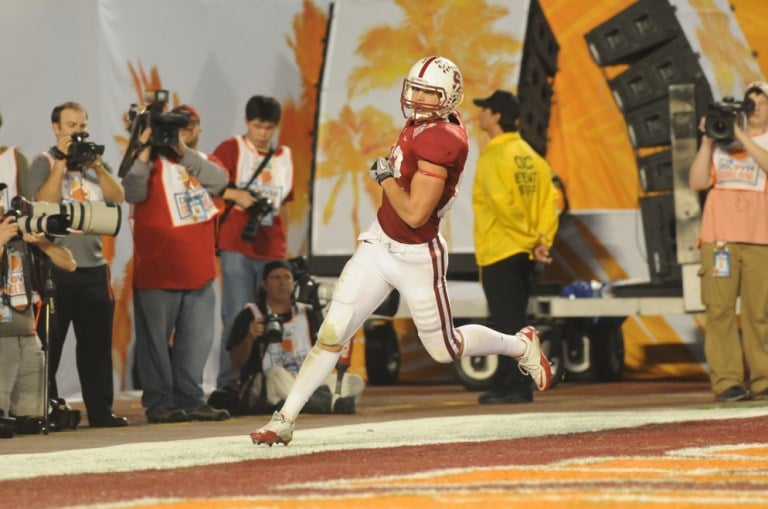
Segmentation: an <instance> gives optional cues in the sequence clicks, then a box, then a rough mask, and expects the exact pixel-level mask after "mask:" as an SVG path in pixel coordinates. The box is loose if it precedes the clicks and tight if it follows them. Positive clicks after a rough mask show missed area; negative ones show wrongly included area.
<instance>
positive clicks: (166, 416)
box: [147, 410, 189, 424]
mask: <svg viewBox="0 0 768 509" xmlns="http://www.w3.org/2000/svg"><path fill="white" fill-rule="evenodd" d="M147 421H149V422H150V423H151V424H164V423H169V422H187V421H189V415H188V414H187V412H185V411H184V410H163V411H162V412H158V413H157V414H155V415H148V416H147Z"/></svg>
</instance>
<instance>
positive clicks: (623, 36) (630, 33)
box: [584, 0, 682, 66]
mask: <svg viewBox="0 0 768 509" xmlns="http://www.w3.org/2000/svg"><path fill="white" fill-rule="evenodd" d="M680 33H682V29H681V27H680V24H679V23H678V21H677V18H676V17H675V9H674V7H672V6H671V5H670V3H669V2H668V1H667V0H641V1H639V2H637V3H635V4H633V5H631V6H629V7H628V8H626V9H624V10H623V11H621V12H619V13H618V14H616V15H615V16H614V17H612V18H610V19H609V20H607V21H605V22H603V23H602V24H600V25H598V26H597V27H595V28H593V29H592V30H590V31H589V32H588V33H587V34H586V35H585V36H584V38H585V40H586V42H587V45H588V46H589V51H590V53H591V54H592V58H594V60H595V62H597V65H600V66H603V65H614V64H619V63H624V62H627V61H629V60H631V59H633V58H637V57H638V55H641V54H642V53H644V52H647V51H649V50H651V49H653V48H655V47H657V46H659V45H661V44H663V43H665V42H667V41H669V40H670V39H673V38H674V37H676V36H677V35H678V34H680Z"/></svg>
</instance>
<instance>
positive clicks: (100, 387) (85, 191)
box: [28, 102, 128, 427]
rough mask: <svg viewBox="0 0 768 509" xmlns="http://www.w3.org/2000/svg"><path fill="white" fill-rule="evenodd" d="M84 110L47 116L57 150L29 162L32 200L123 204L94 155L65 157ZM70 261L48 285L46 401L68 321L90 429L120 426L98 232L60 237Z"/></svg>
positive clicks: (64, 108)
mask: <svg viewBox="0 0 768 509" xmlns="http://www.w3.org/2000/svg"><path fill="white" fill-rule="evenodd" d="M87 126H88V113H87V112H86V111H85V108H83V106H82V105H80V104H78V103H75V102H66V103H63V104H60V105H59V106H56V107H55V108H54V109H53V112H52V113H51V127H52V129H53V133H54V135H55V136H56V145H54V146H53V147H51V148H50V149H49V150H48V151H47V152H44V153H42V154H39V155H38V156H36V157H35V159H34V160H33V161H32V165H31V168H30V176H29V182H28V184H29V192H30V194H31V195H32V196H33V198H34V199H35V200H37V201H45V202H52V203H59V202H74V201H79V202H84V201H100V200H107V201H113V202H118V203H120V202H122V201H123V198H124V191H123V187H122V185H121V184H120V182H119V181H118V180H117V178H116V177H114V176H113V175H112V174H111V173H110V171H109V168H107V166H106V165H105V164H104V162H103V161H102V160H101V156H100V155H95V158H93V159H92V160H90V161H85V162H83V163H82V164H78V165H76V166H75V167H73V168H70V166H73V165H72V164H68V161H67V158H68V157H67V156H68V155H69V154H70V151H71V147H72V143H73V140H72V135H73V134H79V133H83V132H85V130H86V127H87ZM56 243H57V244H58V245H61V246H64V247H66V248H68V249H69V250H70V251H71V252H72V254H73V255H74V257H75V260H76V262H77V270H75V271H74V272H65V271H62V270H59V269H56V268H54V269H53V271H52V280H53V282H54V285H55V287H56V293H55V297H54V307H55V324H54V327H52V329H51V331H50V333H51V337H50V338H48V342H49V344H50V351H49V368H50V369H49V380H50V396H51V397H52V398H57V397H58V389H57V387H56V371H57V370H58V367H59V362H60V360H61V352H62V349H63V346H64V340H65V339H66V336H67V331H68V330H69V325H70V323H71V324H72V325H73V327H74V331H75V337H76V340H77V347H76V362H77V371H78V375H79V377H80V385H81V387H82V391H83V402H84V403H85V408H86V410H87V412H88V423H89V425H90V426H91V427H116V426H125V425H126V424H128V421H127V420H126V419H125V418H124V417H119V416H117V415H115V413H114V412H113V411H112V402H113V396H114V394H113V392H114V388H113V382H112V319H113V313H114V308H115V301H114V296H113V294H112V288H111V285H110V276H109V267H108V265H107V261H106V260H105V259H104V255H103V253H102V240H101V237H100V236H99V235H93V234H83V235H80V234H76V235H67V236H65V237H63V238H57V239H56Z"/></svg>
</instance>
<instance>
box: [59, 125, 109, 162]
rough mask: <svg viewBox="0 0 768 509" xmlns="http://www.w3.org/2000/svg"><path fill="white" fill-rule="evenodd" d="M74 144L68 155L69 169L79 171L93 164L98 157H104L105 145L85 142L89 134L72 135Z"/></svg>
mask: <svg viewBox="0 0 768 509" xmlns="http://www.w3.org/2000/svg"><path fill="white" fill-rule="evenodd" d="M71 137H72V144H71V145H70V146H69V154H67V158H66V160H67V169H68V170H70V171H72V170H78V169H80V168H82V167H83V166H85V165H86V164H88V163H91V162H93V160H95V159H96V158H97V157H98V156H101V155H104V145H97V144H95V143H93V142H92V141H85V139H86V138H87V137H88V133H86V132H85V131H83V132H80V133H72V135H71Z"/></svg>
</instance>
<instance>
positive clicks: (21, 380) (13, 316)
mask: <svg viewBox="0 0 768 509" xmlns="http://www.w3.org/2000/svg"><path fill="white" fill-rule="evenodd" d="M0 214H3V215H4V214H5V207H4V205H3V204H2V202H1V201H0ZM40 252H42V253H43V254H44V255H45V256H47V257H48V258H49V259H50V260H51V262H52V263H53V265H54V266H56V267H57V268H59V269H61V270H63V271H67V272H73V271H74V270H75V268H76V263H75V259H74V258H73V257H72V253H71V252H70V251H69V250H68V249H67V248H65V247H62V246H57V245H55V244H53V243H52V242H51V241H50V240H48V239H47V238H46V237H45V235H43V234H42V233H24V235H23V237H22V236H21V235H20V232H19V228H18V226H17V225H16V218H15V217H14V216H12V215H8V216H5V217H4V219H3V220H2V222H0V253H2V258H1V261H0V264H2V287H1V288H0V292H1V293H2V300H0V415H4V416H12V417H15V418H16V422H15V424H16V426H15V427H16V431H17V432H24V433H39V432H40V431H41V429H40V423H41V419H42V416H43V411H44V410H43V408H44V406H45V405H44V403H43V402H44V400H45V399H47V398H45V392H46V391H45V390H44V389H43V383H44V382H43V380H44V376H43V375H44V371H43V370H44V369H45V367H44V366H45V357H44V353H43V348H42V344H41V342H40V338H39V337H38V336H37V333H36V331H35V321H36V320H35V318H36V317H35V310H36V309H39V303H40V302H41V299H40V295H41V293H42V290H43V288H42V286H43V284H42V283H43V277H42V276H43V275H42V272H43V271H42V270H41V262H43V259H42V257H41V256H40V255H39V253H40ZM25 422H26V423H28V424H31V425H25V424H24V423H25Z"/></svg>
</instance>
